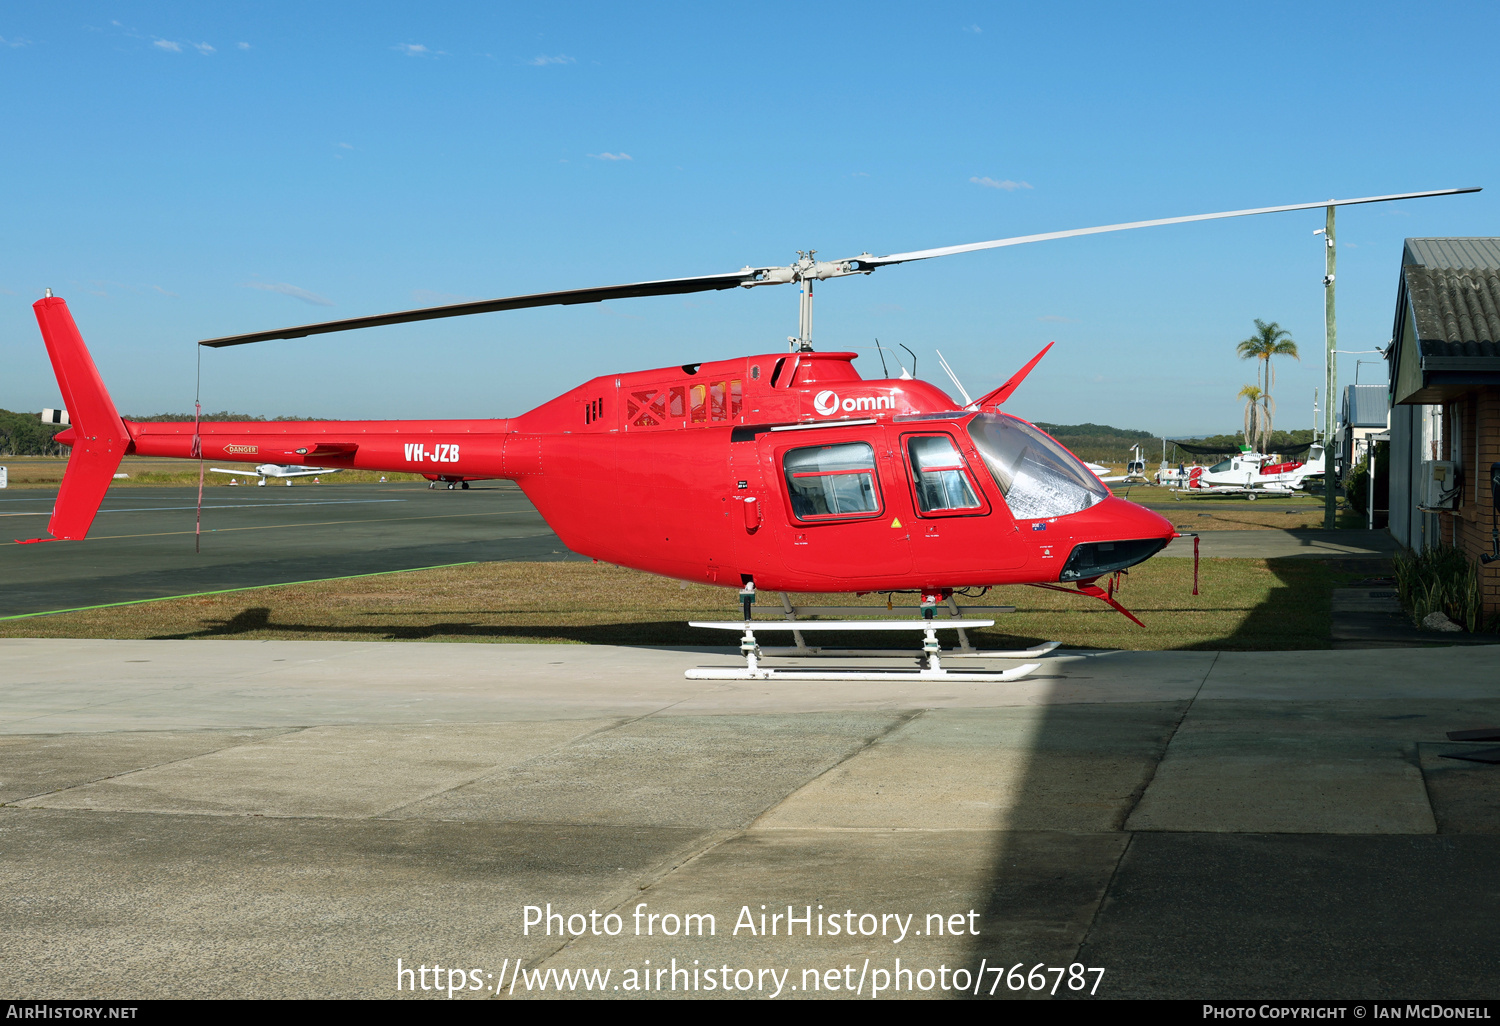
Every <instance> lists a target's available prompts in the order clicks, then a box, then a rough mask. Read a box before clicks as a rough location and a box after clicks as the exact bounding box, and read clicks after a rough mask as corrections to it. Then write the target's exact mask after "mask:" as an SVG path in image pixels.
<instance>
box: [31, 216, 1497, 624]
mask: <svg viewBox="0 0 1500 1026" xmlns="http://www.w3.org/2000/svg"><path fill="white" fill-rule="evenodd" d="M1470 191H1476V190H1471V189H1450V190H1441V191H1438V192H1423V193H1407V194H1401V195H1392V196H1375V197H1365V198H1362V199H1351V200H1331V201H1325V202H1322V203H1304V204H1297V205H1293V206H1281V207H1266V208H1258V209H1253V210H1236V211H1228V212H1223V213H1214V214H1199V215H1193V216H1189V217H1176V218H1166V219H1162V220H1155V221H1138V222H1131V223H1126V224H1115V225H1106V226H1102V227H1095V228H1083V229H1074V230H1071V231H1063V232H1053V233H1048V234H1043V235H1030V236H1022V237H1018V238H1010V239H999V240H994V241H990V242H979V243H972V244H969V245H961V246H950V247H946V248H940V249H929V250H919V251H915V252H909V253H897V254H893V255H889V256H872V255H871V254H869V253H864V254H861V255H860V256H858V257H852V258H848V259H843V260H834V261H820V260H816V259H815V258H814V256H815V254H814V253H813V252H799V254H798V259H797V261H796V262H795V263H793V264H791V265H789V266H783V267H745V268H743V269H741V270H739V271H735V272H731V273H728V274H717V275H708V276H703V277H696V278H678V279H670V280H663V281H648V282H637V283H633V284H628V285H615V286H607V287H603V288H593V289H575V290H570V291H565V292H551V293H543V294H535V295H527V296H515V297H509V298H505V299H495V300H488V301H483V302H471V303H460V304H455V305H452V306H441V307H432V308H427V309H421V310H410V311H404V312H399V313H391V314H382V315H378V316H372V317H359V318H352V319H348V320H340V321H331V322H325V323H321V324H309V325H302V326H299V327H294V328H285V329H280V330H275V331H263V332H255V333H251V334H244V335H234V336H227V337H223V338H214V339H206V340H204V341H202V342H201V343H200V344H201V345H204V346H210V347H215V348H218V347H224V346H235V345H243V344H246V343H251V342H261V341H266V340H270V339H292V338H301V337H304V336H308V335H315V334H321V333H325V332H333V331H345V330H350V329H354V328H366V327H375V326H379V325H387V324H398V323H404V322H409V321H417V320H428V319H434V318H442V317H454V316H460V315H466V314H476V313H487V312H493V311H500V310H513V309H522V308H527V307H537V306H549V305H570V304H577V303H594V302H600V301H602V300H608V299H620V298H626V297H632V296H659V295H673V294H682V293H692V292H701V291H709V290H716V289H730V288H737V287H744V288H753V287H757V286H761V285H775V284H785V283H792V282H796V283H798V284H800V286H801V322H800V330H799V333H798V335H797V336H796V337H795V338H791V339H789V340H788V341H789V342H790V348H789V351H788V352H782V353H766V354H762V355H758V356H747V357H742V358H739V359H733V360H719V361H713V362H704V363H690V364H684V365H681V366H674V367H663V368H657V369H654V370H645V371H636V372H632V373H624V374H608V375H604V376H602V377H597V378H594V379H593V380H591V381H589V382H587V383H585V384H583V385H580V386H579V387H577V388H575V389H573V390H572V391H570V392H567V393H565V394H564V395H561V396H559V397H557V398H556V399H553V400H551V401H550V402H547V403H544V404H543V405H541V406H539V407H537V408H536V409H534V410H532V411H531V412H529V413H526V414H523V415H521V416H519V417H514V418H509V419H499V420H458V421H333V422H322V423H319V422H304V421H289V422H272V423H264V422H254V423H222V422H220V423H199V424H193V423H132V422H127V421H124V420H122V419H121V418H120V416H119V414H118V413H117V412H116V410H115V406H114V403H113V402H112V401H111V399H110V397H109V394H108V392H107V391H106V389H105V386H104V383H103V381H102V380H101V379H100V376H99V373H98V371H97V370H96V368H95V366H94V363H93V360H92V358H91V357H90V356H89V353H88V350H87V348H86V347H85V345H84V342H83V339H82V337H81V335H80V334H79V332H78V329H77V327H76V326H75V324H74V322H73V318H72V316H71V314H70V313H69V311H68V308H67V305H66V303H65V302H64V300H63V299H61V298H58V297H55V296H52V295H51V292H50V290H49V291H48V295H47V298H44V299H41V300H39V301H38V302H37V303H36V304H35V310H36V315H37V320H38V322H39V324H40V326H41V331H42V337H43V339H44V340H45V342H46V345H47V350H48V353H49V355H50V356H51V359H52V365H53V368H54V370H55V372H56V374H57V380H58V384H59V386H60V387H61V389H62V393H63V397H64V400H65V402H66V405H67V410H68V414H69V416H70V419H71V422H72V425H73V426H72V427H70V428H69V429H68V430H66V431H64V432H63V433H61V434H59V435H58V436H57V441H58V442H60V443H62V444H65V445H70V446H71V447H72V454H71V457H70V460H69V463H68V468H67V471H66V474H65V476H64V478H63V482H62V486H61V489H60V491H59V493H58V498H57V503H56V506H55V508H54V511H53V515H52V518H51V520H50V521H49V523H48V528H47V529H48V532H49V534H50V535H51V538H47V539H35V540H37V541H48V540H53V539H82V538H84V537H85V536H86V535H87V533H88V530H89V526H90V524H91V523H92V521H93V519H94V516H95V514H96V512H97V511H98V508H99V504H100V502H101V501H102V499H103V497H104V494H105V491H106V490H107V489H108V487H109V484H110V481H111V480H112V478H113V475H114V472H115V470H116V468H117V467H118V465H119V461H120V459H121V457H123V456H125V455H126V454H130V455H135V456H164V457H177V458H183V457H190V458H197V459H212V460H215V461H234V462H242V463H251V464H260V463H266V462H273V463H277V464H284V465H297V464H306V465H315V466H319V467H329V468H358V469H364V470H375V471H387V472H389V471H399V472H416V473H421V474H425V475H427V476H428V477H429V479H433V478H436V479H439V480H442V481H445V482H450V483H461V482H467V481H470V480H476V479H485V478H502V479H508V480H513V481H515V482H517V484H519V485H520V487H521V489H522V490H523V491H524V492H525V494H526V496H527V498H528V499H530V500H531V502H532V503H533V504H534V505H535V506H536V508H537V510H538V511H539V512H540V513H541V515H542V516H543V517H544V518H545V519H546V521H547V523H548V524H549V525H550V526H551V527H552V528H553V530H555V531H556V532H557V534H558V536H559V537H560V538H561V539H562V541H563V543H564V544H566V545H567V546H568V547H569V548H570V549H572V550H573V551H575V552H578V553H581V554H584V555H589V556H593V557H595V558H597V559H600V560H605V561H608V562H611V563H617V564H620V565H623V566H629V567H634V568H637V569H640V570H646V571H650V572H652V573H656V574H662V575H665V576H668V577H675V578H680V579H683V580H688V581H699V582H706V583H709V584H718V585H724V586H727V587H733V588H737V589H741V592H742V597H743V596H744V594H745V593H747V592H752V593H753V592H754V591H755V590H757V589H758V590H762V591H764V590H767V589H770V590H774V591H781V592H802V593H806V592H840V591H857V592H882V591H902V592H920V593H922V594H923V605H924V607H929V608H930V607H931V606H932V605H935V604H936V603H938V602H941V601H944V600H948V599H949V598H950V596H951V595H952V594H953V591H954V590H955V589H962V588H970V587H986V586H991V585H1008V584H1032V585H1040V586H1044V587H1053V588H1063V589H1065V590H1070V591H1071V590H1076V591H1078V592H1081V593H1083V594H1085V595H1090V596H1093V597H1095V598H1099V599H1102V600H1103V601H1105V602H1108V603H1109V604H1110V605H1111V606H1113V607H1114V608H1116V609H1118V610H1119V611H1120V612H1122V613H1124V614H1125V615H1126V616H1129V617H1130V618H1131V619H1132V620H1135V617H1134V616H1131V614H1130V613H1129V612H1127V611H1126V610H1125V609H1123V608H1122V607H1121V606H1120V605H1119V604H1118V603H1117V602H1115V601H1114V598H1113V596H1112V595H1111V594H1110V593H1109V592H1108V591H1106V590H1105V589H1104V588H1101V587H1100V586H1099V585H1098V583H1097V582H1098V581H1100V579H1101V578H1105V577H1107V576H1108V575H1111V574H1114V573H1116V572H1118V571H1121V570H1125V569H1127V568H1129V567H1131V566H1134V565H1136V564H1138V563H1140V562H1142V561H1143V560H1146V559H1148V558H1150V557H1151V556H1152V555H1154V554H1155V553H1157V552H1158V551H1160V550H1161V549H1162V547H1163V546H1165V545H1166V544H1167V542H1168V541H1170V540H1171V539H1172V538H1174V537H1176V536H1177V532H1176V531H1175V530H1174V528H1173V527H1172V525H1171V524H1170V523H1168V522H1167V521H1166V520H1165V519H1163V518H1162V517H1160V516H1158V515H1157V514H1155V513H1153V512H1151V511H1150V510H1147V509H1145V508H1143V507H1141V506H1138V505H1136V504H1134V503H1131V502H1128V501H1125V500H1123V499H1119V498H1116V497H1114V496H1113V495H1111V493H1110V491H1109V489H1108V488H1107V487H1106V486H1105V485H1104V484H1103V483H1102V482H1101V481H1100V480H1099V479H1098V477H1097V476H1096V475H1095V474H1094V473H1093V472H1092V471H1090V470H1089V469H1088V468H1087V467H1086V466H1084V464H1083V463H1082V462H1080V461H1079V460H1078V459H1077V458H1076V457H1074V456H1073V454H1072V453H1070V452H1069V451H1068V450H1067V449H1066V448H1064V447H1063V446H1062V445H1061V444H1059V443H1058V442H1057V441H1055V440H1054V439H1052V438H1051V437H1049V436H1048V435H1047V434H1046V433H1045V432H1043V431H1041V430H1039V429H1038V428H1037V427H1035V426H1034V425H1032V424H1030V423H1028V422H1026V421H1024V420H1022V419H1020V418H1018V417H1014V416H1011V415H1009V414H1007V413H1003V412H1001V410H1000V407H1001V405H1002V404H1004V403H1005V401H1006V400H1007V399H1008V398H1009V397H1010V395H1011V394H1012V393H1013V392H1014V391H1015V389H1016V388H1017V386H1019V385H1020V383H1021V382H1022V380H1023V379H1024V378H1025V377H1026V375H1027V374H1028V373H1030V372H1031V370H1032V369H1033V368H1034V367H1035V366H1036V365H1037V363H1038V361H1040V360H1041V358H1042V356H1043V355H1044V354H1045V353H1046V351H1047V350H1046V349H1043V350H1042V352H1041V353H1038V354H1037V355H1036V356H1035V357H1034V358H1033V359H1032V360H1031V361H1030V362H1029V363H1027V364H1026V366H1025V367H1023V368H1022V369H1021V370H1020V371H1019V372H1017V374H1016V375H1015V376H1014V377H1012V378H1011V379H1010V380H1009V381H1007V382H1006V383H1005V384H1004V385H1002V386H1001V387H1000V388H997V389H995V390H994V391H993V392H990V393H989V394H987V395H984V396H982V397H980V398H979V399H977V400H973V401H968V402H964V403H959V402H957V401H955V400H954V399H953V398H951V397H950V396H949V395H947V394H946V393H944V392H943V391H941V390H939V389H938V388H936V387H934V386H933V385H931V384H929V383H927V382H925V381H920V380H916V379H914V378H911V377H910V375H908V374H906V373H905V372H904V371H903V375H902V376H901V377H897V378H890V377H883V378H880V379H876V380H866V379H864V378H862V377H861V376H860V374H859V372H858V371H856V370H855V368H854V366H853V362H852V361H853V360H854V359H855V354H853V353H847V352H830V353H823V352H815V351H813V348H812V296H813V283H814V282H815V281H821V280H825V279H829V278H837V277H845V276H848V275H854V274H870V273H872V272H873V271H875V270H877V269H879V268H881V267H885V266H888V265H892V264H899V263H905V262H908V261H913V260H925V259H929V258H932V257H938V256H948V255H952V254H957V253H964V252H971V251H975V250H982V249H993V248H998V247H1003V246H1012V245H1018V244H1021V243H1028V242H1038V241H1043V240H1048V239H1059V238H1066V237H1069V236H1077V235H1091V234H1097V233H1101V232H1110V231H1120V230H1124V229H1129V228H1140V227H1148V226H1153V225H1165V224H1177V223H1183V222H1189V221H1201V220H1211V219H1217V218H1225V217H1238V216H1244V215H1248V214H1258V213H1270V212H1274V211H1288V210H1304V209H1313V208H1317V207H1327V206H1334V205H1345V204H1354V203H1371V202H1380V201H1385V200H1395V199H1408V198H1416V197H1421V196H1436V195H1448V194H1453V193H1459V192H1470ZM1048 348H1051V347H1050V345H1049V346H1048ZM960 387H961V386H960ZM965 398H966V399H967V397H965ZM955 613H956V610H955ZM746 619H747V620H748V619H749V606H748V604H747V605H746ZM1136 622H1137V623H1139V622H1140V621H1138V620H1136ZM799 640H800V639H799Z"/></svg>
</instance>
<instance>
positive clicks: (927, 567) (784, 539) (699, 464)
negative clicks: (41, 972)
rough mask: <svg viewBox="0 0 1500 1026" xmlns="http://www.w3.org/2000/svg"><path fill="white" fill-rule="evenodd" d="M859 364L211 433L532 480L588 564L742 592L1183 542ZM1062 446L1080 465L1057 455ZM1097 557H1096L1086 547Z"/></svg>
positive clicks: (746, 367) (210, 450)
mask: <svg viewBox="0 0 1500 1026" xmlns="http://www.w3.org/2000/svg"><path fill="white" fill-rule="evenodd" d="M853 358H854V355H853V354H850V353H803V354H800V355H799V354H791V355H768V356H752V357H748V358H744V359H738V360H725V361H719V362H714V363H703V364H690V365H687V366H684V367H669V368H663V369H659V370H651V371H640V372H636V373H631V374H620V375H609V376H605V377H599V378H595V379H594V380H592V381H590V382H588V383H587V384H585V385H583V386H581V387H579V388H576V389H574V390H573V391H571V392H568V393H566V394H565V395H562V396H559V397H558V398H556V399H554V400H552V401H551V402H548V403H546V404H544V405H543V406H540V407H538V408H537V409H535V410H532V411H531V412H530V413H527V414H525V415H523V416H520V417H515V418H510V419H503V420H461V421H333V422H306V421H287V422H269V423H266V422H252V423H223V422H214V423H203V424H202V425H200V426H199V428H198V432H199V434H200V435H201V440H202V455H203V457H204V458H206V459H209V460H213V461H238V462H243V463H251V464H259V463H265V462H268V461H269V462H273V463H281V464H298V463H305V464H308V465H312V466H320V467H346V468H358V469H366V470H377V471H386V472H390V471H396V472H412V473H420V474H426V475H428V476H434V475H436V476H441V477H445V478H452V479H461V478H467V479H476V478H504V479H509V480H513V481H515V482H517V484H519V485H520V487H521V489H522V490H523V491H524V492H525V493H526V496H527V497H528V498H529V499H530V500H531V501H532V503H533V504H535V506H536V508H537V510H538V511H539V512H540V513H541V514H542V516H543V517H545V518H546V520H547V523H548V524H549V525H551V527H552V528H553V529H554V530H555V531H556V532H557V534H558V536H559V537H560V538H561V539H562V541H563V543H564V544H566V545H567V546H568V547H569V548H570V549H572V550H573V551H575V552H579V553H582V554H584V555H588V556H593V557H595V558H597V559H601V560H605V561H608V562H611V563H618V564H621V565H624V566H630V567H635V568H638V569H641V570H647V571H650V572H652V573H657V574H663V575H666V576H669V577H676V578H681V579H683V580H691V581H702V582H707V583H711V584H721V585H730V586H734V587H739V586H740V585H741V584H742V582H744V581H746V580H753V581H754V582H755V584H756V586H757V587H758V588H761V589H767V588H769V589H772V590H776V591H793V592H817V591H880V590H887V589H942V588H954V587H964V586H970V585H1003V584H1023V583H1043V582H1055V581H1058V580H1062V581H1064V582H1068V581H1075V582H1076V581H1086V580H1092V579H1093V578H1095V577H1098V576H1101V575H1102V574H1103V573H1105V572H1109V571H1110V570H1112V569H1117V568H1118V567H1119V565H1121V564H1123V565H1129V564H1130V563H1133V562H1139V561H1140V560H1141V559H1144V558H1147V557H1148V556H1149V555H1151V554H1152V553H1154V552H1155V551H1156V550H1157V549H1159V548H1160V547H1161V545H1163V544H1165V542H1166V541H1167V540H1169V539H1170V538H1172V537H1173V536H1174V534H1175V531H1174V529H1173V528H1172V526H1171V524H1169V523H1168V522H1167V521H1166V520H1164V519H1162V518H1161V517H1159V516H1157V515H1156V514H1154V513H1152V512H1150V511H1148V510H1146V509H1144V508H1142V507H1140V506H1137V505H1135V504H1133V503H1129V502H1125V501H1123V500H1121V499H1118V498H1115V497H1113V496H1111V495H1109V494H1108V492H1107V490H1106V489H1104V487H1103V485H1101V484H1098V482H1097V479H1095V478H1093V477H1092V475H1088V476H1089V478H1090V480H1091V481H1092V485H1090V484H1089V482H1088V481H1084V482H1082V484H1080V483H1079V482H1080V480H1081V479H1079V478H1078V477H1077V474H1076V471H1074V470H1073V468H1071V467H1070V466H1067V465H1066V464H1067V461H1069V460H1071V462H1072V463H1074V464H1076V463H1077V461H1076V460H1072V458H1071V456H1069V455H1066V451H1065V450H1061V446H1058V445H1057V443H1056V442H1053V441H1052V440H1051V439H1047V438H1046V436H1044V435H1041V433H1040V432H1039V431H1037V430H1036V429H1035V428H1034V427H1031V426H1030V425H1027V424H1025V422H1023V421H1018V420H1016V419H1015V418H1010V417H1006V416H1005V415H1002V414H993V413H986V414H980V415H977V416H976V414H974V413H973V412H970V411H961V410H958V409H957V404H956V403H955V402H954V401H953V400H952V399H951V398H949V397H948V396H947V395H945V394H944V393H943V392H941V391H940V390H938V389H937V388H935V387H933V386H932V385H930V384H928V383H926V382H924V381H917V380H908V379H886V380H876V381H865V380H863V379H861V378H860V376H859V374H858V372H856V371H855V370H854V368H853V366H852V364H851V361H852V360H853ZM1002 418H1003V419H1002ZM126 430H127V432H128V434H129V436H130V446H129V448H130V450H131V451H133V452H135V453H136V454H138V455H142V456H175V457H187V456H191V455H194V453H193V451H192V446H193V435H194V430H195V429H194V425H192V424H190V423H149V424H138V423H130V422H127V423H126ZM986 431H988V434H986V433H985V432H986ZM997 432H998V434H997ZM1002 436H1003V437H1002ZM1012 436H1014V438H1015V439H1018V441H1007V439H1011V438H1012ZM1033 436H1038V437H1033ZM987 439H990V441H986V440H987ZM993 439H999V441H994V440H993ZM1007 446H1008V447H1009V448H1007ZM1052 447H1055V449H1056V450H1061V451H1062V453H1063V454H1064V455H1063V456H1058V455H1056V454H1055V453H1054V454H1053V455H1052V456H1050V457H1049V456H1047V453H1048V452H1052V451H1053V449H1052ZM981 450H983V451H981ZM1038 459H1040V460H1041V462H1038ZM1049 460H1050V462H1048V461H1049ZM1079 467H1080V468H1081V465H1079ZM1028 473H1029V474H1030V475H1031V476H1030V477H1029V478H1028V477H1027V476H1026V475H1027V474H1028ZM1049 473H1051V474H1053V475H1054V476H1055V477H1056V481H1055V482H1054V481H1052V480H1051V479H1049V478H1047V476H1046V475H1047V474H1049ZM1082 473H1083V474H1085V475H1087V474H1088V471H1087V470H1083V471H1082ZM1023 487H1029V488H1031V491H1030V493H1028V494H1029V498H1028V497H1027V496H1024V495H1022V492H1021V489H1022V488H1023ZM1089 488H1092V489H1093V491H1092V492H1090V491H1088V489H1089ZM1078 496H1082V498H1076V497H1078ZM1059 503H1060V505H1059ZM1080 504H1083V505H1084V508H1081V509H1077V510H1076V511H1074V510H1073V507H1076V506H1078V505H1080ZM1013 506H1014V507H1015V512H1014V513H1013V511H1012V507H1013ZM1132 543H1133V544H1132ZM1080 547H1084V548H1087V549H1088V550H1089V551H1088V552H1079V553H1078V554H1076V555H1075V549H1079V548H1080ZM1070 558H1071V564H1070ZM1080 559H1081V560H1082V561H1081V562H1080ZM1065 566H1071V569H1069V570H1068V571H1067V572H1064V568H1065ZM1096 570H1097V571H1098V572H1095V571H1096Z"/></svg>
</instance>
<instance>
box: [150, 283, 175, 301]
mask: <svg viewBox="0 0 1500 1026" xmlns="http://www.w3.org/2000/svg"><path fill="white" fill-rule="evenodd" d="M150 287H151V288H152V289H154V290H155V291H157V292H160V293H161V294H162V295H164V296H170V297H171V298H173V299H181V298H182V297H181V296H179V295H178V294H177V293H175V292H171V291H169V290H167V289H164V288H162V287H161V286H160V285H152V286H150Z"/></svg>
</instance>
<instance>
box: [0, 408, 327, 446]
mask: <svg viewBox="0 0 1500 1026" xmlns="http://www.w3.org/2000/svg"><path fill="white" fill-rule="evenodd" d="M125 419H126V420H133V421H137V422H141V423H162V422H178V423H180V422H183V421H188V422H191V421H192V419H193V415H192V414H191V413H155V414H152V415H151V416H149V417H135V416H126V417H125ZM199 419H200V420H203V421H221V420H249V421H262V422H275V421H286V420H322V419H323V418H321V417H256V416H252V415H251V414H248V413H231V412H230V411H228V410H220V411H219V412H218V413H205V414H204V415H203V416H202V417H201V418H199ZM66 427H67V425H65V424H43V423H42V421H41V416H40V414H36V413H13V412H11V411H10V410H0V456H65V455H67V449H66V448H65V447H64V446H61V445H58V444H57V443H56V442H54V441H53V440H52V439H53V436H54V435H56V434H57V433H58V432H59V431H62V430H64V429H65V428H66Z"/></svg>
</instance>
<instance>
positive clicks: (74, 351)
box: [32, 296, 130, 539]
mask: <svg viewBox="0 0 1500 1026" xmlns="http://www.w3.org/2000/svg"><path fill="white" fill-rule="evenodd" d="M32 309H33V310H35V311H36V320H37V323H38V324H39V325H40V326H41V329H42V341H44V342H45V343H46V344H47V355H48V356H50V357H51V358H52V370H53V373H55V374H56V375H57V384H58V387H59V388H61V389H62V394H63V401H64V402H65V403H67V406H68V419H69V420H70V421H71V422H72V424H73V429H72V434H73V436H74V437H73V451H72V453H71V454H70V455H69V456H68V469H67V471H66V472H65V473H64V474H63V480H62V487H61V488H60V489H59V490H58V493H57V504H56V505H55V506H53V507H52V519H51V520H49V521H48V522H47V533H48V534H50V535H52V537H54V538H59V539H82V538H83V537H84V536H86V535H87V534H88V533H89V526H90V525H91V524H93V522H94V516H95V514H97V513H98V512H99V504H100V503H101V502H103V501H104V493H105V492H106V491H108V490H109V484H110V482H111V481H112V480H114V476H115V471H116V470H117V469H118V468H119V466H120V458H121V457H122V456H124V455H125V453H126V451H127V450H128V449H129V447H130V433H129V432H128V431H126V430H125V422H124V421H122V420H121V419H120V415H119V413H117V412H116V411H115V404H114V402H113V401H111V400H110V398H109V393H108V392H107V391H105V389H104V382H103V381H102V380H100V378H99V370H98V368H96V367H95V366H94V358H93V357H91V356H90V355H89V351H88V348H87V347H86V346H85V345H84V344H83V336H82V335H80V334H79V333H78V326H77V325H76V324H74V323H73V315H72V314H71V313H69V312H68V304H67V303H66V302H65V301H63V300H62V299H61V298H60V297H57V296H48V297H47V298H46V299H39V300H37V301H36V303H34V304H32Z"/></svg>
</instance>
